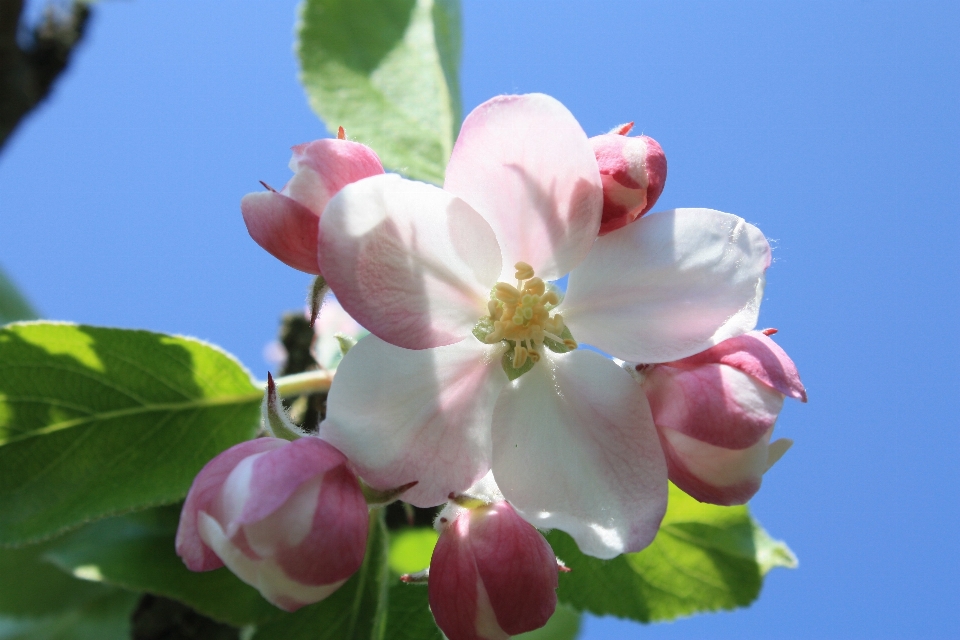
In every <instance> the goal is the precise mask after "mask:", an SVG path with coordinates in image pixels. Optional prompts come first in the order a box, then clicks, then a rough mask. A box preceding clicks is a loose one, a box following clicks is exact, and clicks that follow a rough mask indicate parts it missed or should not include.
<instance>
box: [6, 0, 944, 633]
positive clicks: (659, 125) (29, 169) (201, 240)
mask: <svg viewBox="0 0 960 640" xmlns="http://www.w3.org/2000/svg"><path fill="white" fill-rule="evenodd" d="M294 6H295V2H294V1H293V0H285V1H283V2H280V1H274V2H269V3H267V2H263V3H252V2H245V3H240V2H225V1H210V0H208V1H205V2H187V1H185V0H177V1H173V0H169V1H165V2H156V1H149V0H137V1H136V2H104V3H101V4H99V5H98V6H97V7H96V13H97V15H96V16H95V20H94V22H93V25H92V30H91V32H90V37H89V39H88V40H87V42H86V43H85V45H84V46H83V48H82V50H81V51H80V53H79V55H78V56H77V58H76V61H75V64H74V66H73V68H72V69H71V71H70V73H69V74H68V75H67V77H66V78H64V80H63V81H62V82H61V83H60V84H59V86H58V87H57V89H56V92H55V94H54V96H53V98H52V100H50V101H49V102H48V103H47V104H46V106H44V107H43V108H42V109H41V110H40V111H39V112H38V113H35V114H34V115H33V116H32V117H31V118H30V119H29V121H28V122H27V123H26V124H25V125H24V126H23V127H22V128H21V129H20V130H19V132H18V133H17V134H16V136H15V138H14V139H13V140H12V141H11V143H10V144H9V145H8V147H7V148H6V150H5V151H4V152H3V154H2V155H0V264H2V265H3V266H4V268H5V269H6V270H7V272H8V273H9V274H10V275H11V276H12V277H13V279H14V280H15V281H16V282H17V283H19V284H20V285H21V287H22V288H23V290H24V291H25V292H26V293H27V294H28V296H29V297H30V298H31V300H32V301H33V302H34V303H35V304H36V306H37V307H38V308H39V309H40V310H41V311H42V313H43V314H44V316H45V317H48V318H57V319H64V320H74V321H80V322H87V323H95V324H103V325H116V326H124V327H144V328H149V329H155V330H160V331H167V332H175V333H185V334H189V335H195V336H199V337H201V338H205V339H208V340H211V341H213V342H215V343H218V344H220V345H222V346H223V347H225V348H226V349H228V350H230V351H232V352H233V353H235V354H237V355H238V356H239V357H240V358H241V359H242V360H243V361H244V362H245V363H247V365H248V366H249V367H250V368H251V369H252V370H253V372H254V373H255V374H256V375H257V376H259V377H262V376H264V375H265V373H266V371H265V366H266V365H265V363H264V360H263V358H262V350H263V346H264V344H265V343H266V342H268V341H269V340H270V339H271V338H272V337H273V335H274V334H275V331H276V321H277V317H278V314H279V313H280V312H281V311H282V310H284V309H289V308H296V307H298V306H299V305H300V304H301V303H302V299H303V296H304V292H305V289H306V287H307V285H308V281H309V280H308V278H307V277H306V276H304V275H302V274H298V273H296V272H294V271H292V270H290V269H288V268H287V267H285V266H283V265H282V264H280V263H279V262H277V261H275V260H274V259H273V258H271V257H270V256H269V255H267V254H266V253H265V252H263V251H261V250H260V249H259V248H258V247H257V246H256V245H255V244H254V243H253V242H252V241H251V240H250V239H249V238H248V236H247V234H246V231H245V229H244V227H243V223H242V221H241V218H240V212H239V201H240V198H241V196H242V195H243V194H244V193H246V192H248V191H252V190H255V189H259V188H260V187H259V185H258V184H257V180H260V179H262V180H265V181H267V182H268V183H271V184H275V185H280V184H283V183H284V182H285V180H286V179H287V177H288V175H289V172H288V170H287V169H286V163H287V161H288V159H289V147H290V146H291V145H293V144H296V143H299V142H304V141H307V140H311V139H314V138H317V137H320V136H323V135H325V129H324V127H323V126H322V124H321V123H320V122H319V121H318V120H317V119H316V118H315V116H314V115H313V114H312V113H311V112H310V110H309V109H308V107H307V104H306V100H305V99H304V95H303V92H302V90H301V88H300V87H299V85H298V83H297V81H296V64H295V61H294V58H293V54H292V27H293V21H294ZM464 30H465V37H464V44H465V47H464V63H463V74H462V81H463V98H464V104H465V106H466V108H467V109H469V108H471V107H473V106H475V105H477V104H479V103H480V102H482V101H484V100H486V99H487V98H489V97H491V96H493V95H495V94H498V93H512V92H529V91H543V92H546V93H549V94H552V95H554V96H555V97H557V98H559V99H560V100H561V101H563V102H564V103H565V104H566V105H567V106H568V107H569V108H570V109H571V110H572V111H573V113H574V114H575V115H576V116H577V117H578V118H579V120H580V122H581V123H582V124H583V126H584V128H585V129H586V131H587V132H588V134H590V135H594V134H597V133H601V132H603V131H605V130H607V129H609V128H610V127H611V126H613V125H615V124H618V123H620V122H623V121H627V120H635V121H636V122H637V127H638V129H639V130H640V131H642V132H644V133H647V134H649V135H651V136H653V137H655V138H656V139H657V140H659V141H660V142H661V144H662V145H663V147H664V149H665V150H666V153H667V157H668V159H669V165H670V173H669V179H668V181H667V187H666V190H665V191H664V194H663V196H662V198H661V200H660V205H658V208H670V207H675V206H706V207H712V208H716V209H722V210H724V211H730V212H733V213H737V214H739V215H741V216H743V217H745V218H746V219H747V220H748V221H750V222H753V223H755V224H757V225H758V226H759V227H760V228H761V229H762V230H763V231H764V232H765V233H766V234H767V236H768V237H770V238H772V239H774V240H775V247H776V248H775V252H774V257H775V261H774V264H773V266H772V267H771V269H770V271H769V274H768V277H769V279H768V288H767V297H766V299H765V301H764V303H763V304H764V306H763V311H762V316H761V324H762V325H764V326H775V327H778V328H779V329H780V330H781V333H780V334H779V335H778V339H779V341H780V343H781V344H782V345H784V346H785V348H786V349H787V350H788V352H789V353H790V354H791V355H792V356H793V357H794V359H795V360H796V362H797V364H798V365H799V367H800V371H801V374H802V376H803V379H804V382H805V383H806V385H807V388H808V391H809V393H810V403H809V404H808V405H805V406H801V405H799V404H796V403H791V402H788V403H787V406H786V407H785V409H784V412H783V414H782V415H781V419H780V423H779V426H778V432H779V433H780V434H782V435H785V436H788V437H791V438H793V439H795V441H796V445H795V446H794V448H793V450H791V451H790V452H789V453H788V454H787V456H786V457H785V458H784V459H783V460H782V461H781V462H780V463H779V464H778V465H777V467H775V468H774V470H773V471H772V472H771V473H770V474H769V475H768V476H767V479H766V481H765V483H764V487H763V489H762V490H761V492H760V494H759V495H758V496H757V498H755V499H754V501H753V503H752V507H753V510H754V513H755V515H756V516H757V517H758V518H759V519H760V520H761V522H762V523H763V524H764V525H765V526H766V527H767V529H768V530H769V531H770V532H771V534H772V535H774V536H775V537H778V538H782V539H785V540H786V541H787V542H788V543H789V544H790V545H791V546H792V547H793V549H794V550H795V551H796V553H797V555H798V556H799V557H800V568H799V569H798V570H796V571H785V570H778V571H776V572H774V573H772V574H771V575H770V576H769V578H768V581H767V584H766V586H765V588H764V592H763V594H762V595H761V598H760V600H759V602H758V603H757V604H755V605H754V606H753V607H752V608H750V609H748V610H744V611H738V612H735V613H732V614H717V615H707V616H700V617H697V618H694V619H690V620H684V621H679V622H676V623H673V624H667V625H656V626H652V627H646V628H644V627H640V626H638V625H633V624H627V623H620V622H617V621H613V620H603V619H600V620H598V619H593V620H590V621H588V623H587V625H586V631H587V632H586V633H585V635H584V637H587V638H619V637H624V638H626V637H642V638H649V639H657V638H702V637H710V638H737V639H738V640H743V639H744V638H770V637H776V638H812V637H817V638H904V637H925V638H937V637H957V635H958V634H960V579H958V569H960V544H958V541H957V539H958V536H957V531H958V529H960V517H958V506H960V499H958V498H960V495H958V494H960V491H958V485H960V482H958V481H960V474H958V470H957V469H958V466H957V458H958V454H960V428H958V427H960V424H958V422H960V421H958V418H957V404H958V400H960V374H958V366H957V362H958V359H960V341H958V331H957V328H956V326H957V324H958V320H960V304H958V293H960V292H958V279H960V276H958V274H960V265H958V255H960V251H958V249H957V242H958V238H960V223H958V213H960V212H958V202H960V198H958V195H960V35H958V34H960V5H958V3H956V2H941V3H931V2H910V3H908V2H864V1H858V2H853V1H849V2H817V3H812V2H775V3H773V2H737V3H730V2H727V3H719V2H701V3H691V2H683V3H679V2H667V1H664V2H656V3H654V2H637V1H635V0H624V1H622V2H612V1H611V2H595V3H593V2H591V3H586V2H580V3H575V2H532V1H524V2H506V1H490V0H488V1H484V2H481V1H480V0H468V1H466V2H465V7H464Z"/></svg>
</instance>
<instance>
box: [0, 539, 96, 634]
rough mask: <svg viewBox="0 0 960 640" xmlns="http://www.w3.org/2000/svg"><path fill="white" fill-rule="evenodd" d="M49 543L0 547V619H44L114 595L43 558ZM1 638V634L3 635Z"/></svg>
mask: <svg viewBox="0 0 960 640" xmlns="http://www.w3.org/2000/svg"><path fill="white" fill-rule="evenodd" d="M49 547H50V543H41V544H36V545H30V546H26V547H21V548H19V549H3V548H0V617H2V616H8V617H23V616H27V617H31V618H44V617H49V616H52V615H56V614H58V613H59V612H62V611H64V610H66V609H72V608H76V607H80V606H83V605H85V604H87V603H88V602H90V601H92V600H96V599H98V598H102V597H103V596H105V595H107V594H109V593H112V591H113V590H112V589H110V588H109V587H106V586H103V585H99V584H93V583H89V582H84V581H82V580H77V579H76V578H74V577H72V576H70V575H67V574H65V573H64V572H63V571H61V570H59V569H57V568H56V567H54V566H53V565H52V564H50V563H49V562H47V561H46V560H45V559H44V554H45V553H46V552H47V551H48V550H49ZM0 637H2V635H0Z"/></svg>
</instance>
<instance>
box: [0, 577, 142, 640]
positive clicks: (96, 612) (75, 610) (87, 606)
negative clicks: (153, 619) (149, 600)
mask: <svg viewBox="0 0 960 640" xmlns="http://www.w3.org/2000/svg"><path fill="white" fill-rule="evenodd" d="M138 598H139V596H138V595H137V594H135V593H127V592H125V591H120V590H119V589H113V590H109V591H107V592H105V593H104V594H102V595H100V596H98V597H95V598H91V599H90V600H87V601H86V602H84V603H83V604H80V605H77V606H74V607H69V608H65V609H63V610H61V611H59V612H57V613H55V614H50V615H47V616H43V617H38V618H34V617H29V616H8V615H4V614H0V640H122V639H123V638H129V637H130V616H131V614H132V612H133V610H134V608H135V607H136V605H137V599H138Z"/></svg>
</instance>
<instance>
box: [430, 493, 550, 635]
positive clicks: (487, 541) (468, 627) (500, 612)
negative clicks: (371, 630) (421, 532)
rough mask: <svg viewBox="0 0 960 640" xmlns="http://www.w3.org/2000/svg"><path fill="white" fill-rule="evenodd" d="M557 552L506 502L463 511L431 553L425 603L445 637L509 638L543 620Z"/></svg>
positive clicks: (533, 627)
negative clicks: (428, 595)
mask: <svg viewBox="0 0 960 640" xmlns="http://www.w3.org/2000/svg"><path fill="white" fill-rule="evenodd" d="M556 588H557V558H556V556H555V555H554V554H553V550H552V549H551V548H550V545H549V544H548V543H547V541H546V540H545V539H544V538H543V536H542V535H540V533H539V532H538V531H537V530H536V529H534V528H533V526H532V525H530V524H529V523H527V522H526V521H524V520H523V519H522V518H521V517H520V516H519V515H518V514H517V513H516V511H514V509H513V508H512V507H511V506H510V505H509V504H508V503H506V502H502V501H501V502H498V503H496V504H492V505H486V506H481V507H477V508H475V509H466V510H464V511H463V512H462V513H461V514H460V515H459V516H458V517H457V518H456V520H454V521H453V522H451V523H449V524H447V525H445V526H444V528H443V530H442V531H441V533H440V538H439V540H437V545H436V547H435V548H434V551H433V557H432V559H431V560H430V582H429V590H430V609H431V611H432V612H433V615H434V618H435V620H436V622H437V626H439V627H440V629H441V630H442V631H443V632H444V635H445V636H446V637H447V638H450V640H481V639H484V640H490V639H495V640H506V639H507V638H509V637H510V636H512V635H517V634H520V633H524V632H527V631H532V630H534V629H539V628H540V627H542V626H543V625H545V624H546V623H547V620H549V618H550V616H551V615H553V612H554V610H555V609H556V606H557V594H556Z"/></svg>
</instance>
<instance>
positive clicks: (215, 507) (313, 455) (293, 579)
mask: <svg viewBox="0 0 960 640" xmlns="http://www.w3.org/2000/svg"><path fill="white" fill-rule="evenodd" d="M367 513H368V510H367V504H366V501H365V500H364V498H363V493H362V492H361V490H360V484H359V482H358V481H357V478H356V476H354V475H353V473H352V472H351V471H350V470H349V469H348V467H347V459H346V458H345V457H344V455H343V454H342V453H340V452H339V451H337V450H336V449H334V448H333V447H332V446H331V445H329V444H327V443H326V442H324V441H323V440H320V439H319V438H312V437H307V438H301V439H299V440H295V441H293V442H289V441H287V440H281V439H279V438H257V439H256V440H250V441H248V442H243V443H241V444H238V445H236V446H234V447H232V448H230V449H227V450H226V451H224V452H223V453H221V454H220V455H218V456H217V457H216V458H214V459H213V460H211V461H210V462H209V463H207V465H206V466H205V467H204V468H203V469H202V470H201V471H200V473H199V474H198V475H197V477H196V478H195V479H194V481H193V486H191V487H190V492H189V493H188V494H187V501H186V503H185V504H184V505H183V511H182V513H181V515H180V527H179V528H178V529H177V554H178V555H179V556H180V557H181V558H183V561H184V563H185V564H186V565H187V567H188V568H189V569H191V570H192V571H210V570H211V569H217V568H219V567H221V566H223V565H224V564H226V565H227V567H229V568H230V570H231V571H233V572H234V573H235V574H236V575H237V576H238V577H239V578H240V579H241V580H243V581H244V582H246V583H247V584H249V585H251V586H253V587H255V588H256V589H257V590H259V591H260V593H261V594H262V595H263V597H264V598H266V599H267V600H269V601H270V602H272V603H273V604H275V605H276V606H278V607H280V608H281V609H285V610H287V611H295V610H296V609H299V608H300V607H302V606H304V605H307V604H311V603H313V602H318V601H320V600H323V599H324V598H326V597H327V596H329V595H330V594H331V593H333V592H334V591H336V590H337V588H338V587H339V586H340V585H342V584H343V583H344V582H345V581H346V580H347V578H349V577H350V576H351V575H353V573H354V572H356V571H357V569H359V568H360V565H361V563H362V562H363V555H364V551H365V549H366V544H367Z"/></svg>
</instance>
